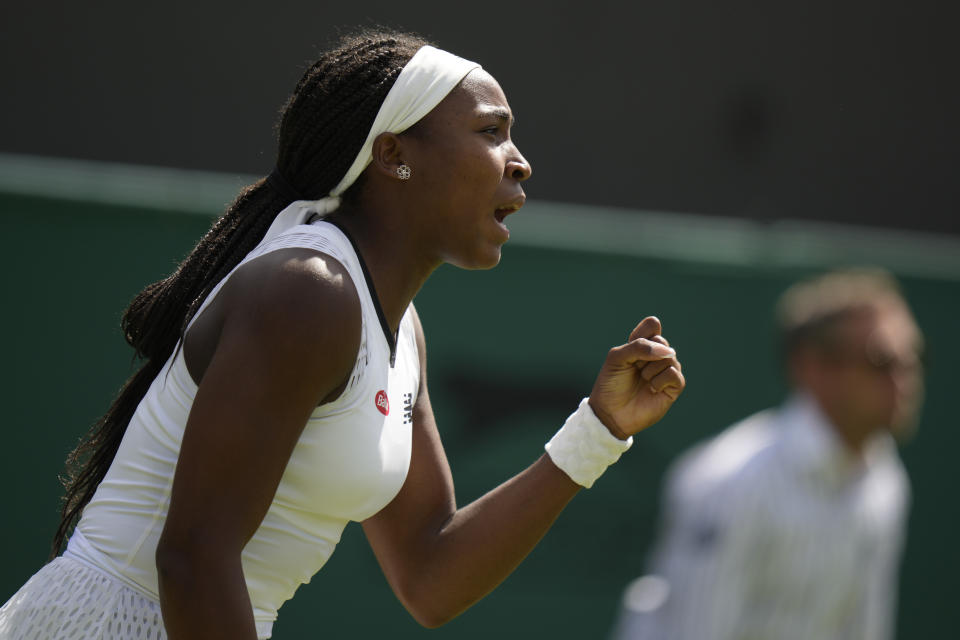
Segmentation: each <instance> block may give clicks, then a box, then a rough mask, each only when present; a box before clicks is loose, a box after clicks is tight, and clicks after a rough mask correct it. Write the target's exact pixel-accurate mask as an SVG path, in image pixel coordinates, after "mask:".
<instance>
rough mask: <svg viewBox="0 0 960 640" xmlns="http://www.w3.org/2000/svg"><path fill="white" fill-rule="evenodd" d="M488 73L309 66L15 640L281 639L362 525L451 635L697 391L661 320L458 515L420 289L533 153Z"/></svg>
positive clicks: (91, 449)
mask: <svg viewBox="0 0 960 640" xmlns="http://www.w3.org/2000/svg"><path fill="white" fill-rule="evenodd" d="M512 121H513V116H512V113H511V111H510V108H509V105H508V104H507V100H506V98H505V97H504V95H503V91H502V90H501V88H500V86H499V85H498V84H497V83H496V81H495V80H494V79H493V78H492V77H491V76H490V75H488V74H487V73H486V72H485V71H483V69H481V68H480V66H479V65H477V64H475V63H472V62H469V61H467V60H463V59H462V58H458V57H457V56H454V55H452V54H450V53H447V52H444V51H441V50H438V49H435V48H433V47H431V46H428V45H427V44H426V43H425V42H423V41H421V40H419V39H417V38H414V37H412V36H408V35H403V34H381V33H378V34H373V35H369V34H368V35H361V36H358V37H354V38H351V39H348V40H346V41H344V42H343V43H342V45H341V46H340V47H339V48H338V49H336V50H333V51H330V52H329V53H327V54H325V55H324V56H322V57H321V58H320V60H319V61H318V62H316V63H315V64H314V65H313V66H312V67H311V68H310V69H309V70H308V71H307V72H306V74H305V75H304V77H303V78H302V79H301V81H300V82H299V84H298V85H297V87H296V90H295V92H294V94H293V96H292V97H291V99H290V100H289V102H288V104H287V105H286V108H285V110H284V113H283V117H282V120H281V125H280V131H279V150H278V157H277V164H276V167H275V169H274V170H273V172H272V173H271V174H270V175H269V176H268V177H267V178H265V179H264V180H261V181H259V182H257V183H255V184H254V185H252V186H250V187H248V188H247V189H246V190H245V191H244V192H243V193H241V195H240V196H239V197H238V199H237V200H236V201H235V202H234V203H233V205H232V206H231V207H230V209H229V210H228V211H227V212H226V213H225V214H224V215H223V217H221V218H220V219H219V220H218V221H217V222H216V223H215V224H214V225H213V227H212V228H211V230H210V231H209V232H208V233H207V235H206V236H205V237H204V238H203V239H202V240H201V241H200V243H199V244H198V245H197V247H196V248H195V249H194V250H193V252H192V253H191V254H190V256H189V257H188V258H187V259H186V260H185V261H184V262H183V263H182V264H181V265H180V267H179V268H178V269H177V270H176V272H175V273H174V274H173V275H171V276H170V277H168V278H167V279H165V280H162V281H160V282H157V283H155V284H153V285H150V286H149V287H147V288H146V289H145V290H144V291H143V292H141V293H140V294H139V295H138V296H137V298H136V299H135V300H134V301H133V303H132V304H131V306H130V308H129V309H127V312H126V314H125V315H124V318H123V328H124V331H125V335H126V337H127V340H128V341H129V342H130V344H131V345H133V347H134V348H135V349H136V350H137V353H138V354H139V355H141V356H142V357H143V358H144V359H145V363H144V365H143V367H142V368H141V369H140V370H139V371H138V372H137V373H136V374H135V375H134V376H133V377H132V378H131V379H130V380H129V381H128V382H127V384H126V385H125V387H124V388H123V390H122V391H121V393H120V395H119V397H118V398H117V400H116V401H115V402H114V404H113V406H112V407H111V408H110V410H109V412H108V413H107V414H106V415H105V416H104V417H103V418H102V419H101V421H100V423H98V425H96V426H95V427H94V429H93V430H92V431H91V435H90V436H89V437H88V439H87V440H86V441H85V442H83V443H81V445H80V447H78V449H77V451H75V452H74V453H73V454H72V456H71V461H70V462H71V463H72V465H73V466H74V468H75V471H76V472H75V473H74V474H73V476H72V478H71V479H70V482H69V483H68V486H67V494H66V502H65V505H64V511H63V519H62V522H61V526H60V529H59V531H58V532H57V536H56V538H55V541H54V554H57V553H59V551H60V549H61V548H62V547H63V544H64V542H65V541H66V538H67V534H68V532H69V531H70V529H71V527H74V525H75V529H74V531H73V533H72V535H70V537H69V543H68V544H67V547H66V550H65V552H64V553H63V555H62V556H60V557H57V558H56V559H55V560H53V561H52V562H51V563H49V564H48V565H47V566H45V567H44V568H43V569H41V570H40V571H39V572H38V573H37V574H36V575H35V576H34V577H33V578H31V580H30V581H29V582H28V583H27V584H26V585H24V587H23V588H21V589H20V591H18V592H17V594H15V595H14V596H13V598H11V600H10V601H9V602H8V603H7V604H6V605H4V607H3V608H2V609H0V637H3V638H8V637H9V638H123V639H129V638H164V637H168V638H170V639H186V638H203V639H207V640H209V639H212V638H230V639H238V638H240V639H243V638H250V639H252V638H269V637H270V633H271V627H272V623H273V621H274V620H275V618H276V615H277V610H278V609H279V607H280V605H281V604H282V603H283V602H284V601H286V600H287V599H289V598H290V597H291V596H292V595H293V593H294V591H295V590H296V589H297V587H298V586H299V585H300V584H302V583H304V582H306V581H307V580H309V579H310V577H311V576H312V575H313V574H314V573H315V572H316V571H318V570H319V569H320V568H321V567H322V566H323V564H324V563H325V562H326V560H327V559H328V558H329V556H330V555H331V553H332V552H333V549H334V547H335V546H336V544H337V542H338V541H339V538H340V534H341V532H342V530H343V528H344V526H345V525H346V523H347V522H348V521H351V520H355V521H359V522H362V523H363V528H364V532H365V534H366V536H367V538H368V540H369V541H370V545H371V547H372V548H373V550H374V552H375V554H376V556H377V558H378V560H379V562H380V565H381V566H382V568H383V571H384V574H385V575H386V577H387V580H388V581H389V583H390V585H391V587H392V588H393V590H394V592H395V593H396V594H397V596H398V598H399V599H400V600H401V601H402V602H403V604H404V606H405V607H406V608H407V609H408V610H409V611H410V613H411V614H412V615H413V616H414V617H415V618H416V619H417V620H418V621H419V622H420V623H422V624H424V625H426V626H436V625H440V624H443V623H444V622H446V621H447V620H449V619H451V618H452V617H454V616H456V615H457V614H459V613H460V612H462V611H463V610H465V609H466V608H467V607H469V606H470V605H471V604H473V603H474V602H476V601H477V600H479V599H480V598H481V597H483V596H484V595H485V594H486V593H488V592H489V591H490V590H491V589H493V588H494V587H495V586H496V585H497V584H498V583H499V582H500V581H502V580H503V579H504V578H505V577H506V576H507V575H508V574H509V573H510V572H511V571H512V570H513V569H514V567H516V566H517V564H518V563H519V562H520V561H521V560H522V559H523V557H524V556H525V555H526V554H527V553H528V552H529V551H530V550H531V549H532V548H533V546H534V545H535V544H536V543H537V541H538V540H539V539H540V538H541V537H542V536H543V534H544V533H545V532H546V530H547V529H548V528H549V527H550V525H551V523H552V522H553V521H554V519H555V518H556V517H557V515H558V514H559V513H560V511H561V510H562V509H563V507H564V505H566V503H567V502H568V501H569V500H570V499H571V498H572V497H573V496H574V495H575V494H576V493H577V491H578V490H579V488H580V487H581V486H586V487H589V486H591V485H592V484H593V482H594V481H595V480H596V478H597V477H599V475H600V474H601V473H602V472H603V470H604V469H605V468H606V467H607V466H608V465H609V464H611V463H612V462H614V461H615V460H616V459H617V458H618V457H619V455H620V454H621V453H622V452H623V451H624V450H626V449H627V448H628V447H629V446H630V443H631V442H632V439H631V436H632V435H633V434H634V433H636V432H638V431H640V430H642V429H644V428H646V427H648V426H649V425H651V424H653V423H654V422H656V421H657V420H659V419H660V418H661V417H662V416H663V415H664V413H665V412H666V411H667V409H669V407H670V406H671V405H672V403H673V402H674V400H676V398H677V396H678V395H679V394H680V393H681V391H682V390H683V387H684V379H683V375H682V374H681V372H680V364H679V362H678V361H677V359H676V354H675V352H674V351H673V349H671V348H670V347H669V345H668V344H667V341H666V340H665V339H664V338H663V337H661V335H660V333H661V327H660V323H659V322H658V321H657V320H656V318H652V317H651V318H647V319H645V320H643V321H642V322H641V323H640V324H639V325H638V326H637V327H636V328H635V329H634V330H633V332H632V333H631V334H630V336H629V341H628V342H627V343H626V344H624V345H622V346H619V347H615V348H614V349H612V350H611V351H610V352H609V353H608V355H607V358H606V361H605V362H604V364H603V367H602V369H601V371H600V374H599V375H598V377H597V380H596V383H595V385H594V388H593V390H592V392H591V394H590V397H589V398H587V399H584V401H583V402H582V403H581V405H580V407H579V408H578V409H577V410H576V411H575V412H574V413H573V414H572V415H571V416H570V418H568V420H567V422H566V423H565V424H564V425H563V427H562V428H561V429H560V430H559V431H558V432H557V434H556V435H555V436H554V437H553V438H552V439H551V441H550V442H548V443H547V445H546V447H545V448H546V454H544V455H543V456H541V458H540V459H539V460H537V461H536V462H534V463H533V464H532V465H531V466H530V467H528V468H527V469H525V470H524V471H522V472H520V473H519V474H518V475H516V476H515V477H513V478H512V479H510V480H508V481H507V482H505V483H504V484H502V485H501V486H499V487H497V488H496V489H494V490H493V491H491V492H490V493H488V494H486V495H484V496H483V497H481V498H479V499H478V500H476V501H475V502H473V503H472V504H470V505H468V506H466V507H461V508H458V507H457V505H456V504H455V501H454V491H453V481H452V478H451V474H450V469H449V466H448V464H447V461H446V457H445V455H444V452H443V447H442V445H441V443H440V436H439V434H438V430H437V426H436V424H435V421H434V417H433V412H432V410H431V407H430V398H429V395H428V392H427V378H426V365H425V363H426V355H425V341H424V336H423V330H422V328H421V326H420V322H419V319H418V318H417V315H416V311H415V310H414V308H413V305H412V300H413V298H414V296H415V295H416V294H417V292H418V291H419V290H420V287H421V286H422V285H423V283H424V282H425V281H426V279H427V278H428V277H429V276H430V274H431V273H432V272H433V271H434V269H436V268H437V267H438V266H439V265H441V264H443V263H451V264H454V265H457V266H460V267H463V268H469V269H478V268H490V267H493V266H495V265H496V264H497V263H498V261H499V259H500V250H501V247H502V245H503V244H504V243H505V242H506V240H507V239H508V237H509V231H508V229H507V227H506V226H505V224H504V220H505V218H506V217H507V216H508V215H510V214H512V213H513V212H515V211H516V210H517V209H519V208H520V207H521V206H522V205H523V202H524V197H525V196H524V193H523V189H522V186H521V185H522V183H523V181H524V180H526V179H527V178H528V177H529V176H530V171H531V169H530V166H529V164H528V163H527V161H526V160H525V159H524V157H523V156H522V155H521V154H520V152H519V151H518V150H517V147H516V146H515V145H514V143H513V141H512V140H511V137H510V127H511V124H512Z"/></svg>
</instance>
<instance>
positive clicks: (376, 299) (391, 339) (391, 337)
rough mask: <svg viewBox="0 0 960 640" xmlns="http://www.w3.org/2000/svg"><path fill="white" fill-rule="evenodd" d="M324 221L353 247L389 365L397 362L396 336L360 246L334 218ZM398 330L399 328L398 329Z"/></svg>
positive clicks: (391, 365)
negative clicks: (385, 345) (334, 228)
mask: <svg viewBox="0 0 960 640" xmlns="http://www.w3.org/2000/svg"><path fill="white" fill-rule="evenodd" d="M323 221H324V222H328V223H330V224H332V225H333V226H335V227H336V228H337V229H339V230H340V233H342V234H343V235H344V236H346V238H347V240H348V241H349V242H350V246H352V247H353V252H354V253H356V254H357V261H358V262H359V263H360V270H361V271H363V279H364V280H366V281H367V289H369V290H370V299H371V300H373V308H374V309H376V310H377V317H378V318H379V319H380V328H381V329H382V330H383V337H384V338H386V340H387V345H388V346H389V347H390V367H391V368H393V366H394V365H395V364H396V363H397V336H396V335H395V334H393V333H391V332H390V324H389V323H388V322H387V317H386V316H385V315H384V313H383V307H382V306H381V305H380V296H378V295H377V288H376V287H375V286H373V278H371V277H370V270H369V269H367V263H366V262H365V261H364V260H363V254H362V253H360V247H358V246H357V243H356V241H355V240H354V239H353V236H352V235H350V232H349V231H347V230H346V229H345V228H344V226H343V225H342V224H340V223H338V222H336V221H335V220H330V219H329V218H324V219H323ZM398 331H399V330H398Z"/></svg>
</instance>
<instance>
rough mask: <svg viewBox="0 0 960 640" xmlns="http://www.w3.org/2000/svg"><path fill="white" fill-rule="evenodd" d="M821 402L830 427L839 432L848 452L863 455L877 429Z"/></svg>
mask: <svg viewBox="0 0 960 640" xmlns="http://www.w3.org/2000/svg"><path fill="white" fill-rule="evenodd" d="M819 404H820V408H821V410H822V411H823V413H824V415H826V417H827V421H828V422H829V423H830V428H831V429H833V431H834V433H836V434H837V437H838V438H839V439H840V442H842V443H843V445H844V448H845V449H846V450H847V453H849V454H850V456H851V457H853V458H859V457H861V455H862V454H863V450H864V448H865V447H866V444H867V442H868V441H869V440H870V438H871V437H872V436H873V434H874V433H875V432H876V429H875V428H873V427H872V426H868V425H863V424H860V423H858V422H857V421H855V420H851V419H850V417H849V416H846V415H844V414H843V413H842V412H841V411H838V410H837V409H836V408H835V407H831V406H828V404H827V403H823V402H820V403H819Z"/></svg>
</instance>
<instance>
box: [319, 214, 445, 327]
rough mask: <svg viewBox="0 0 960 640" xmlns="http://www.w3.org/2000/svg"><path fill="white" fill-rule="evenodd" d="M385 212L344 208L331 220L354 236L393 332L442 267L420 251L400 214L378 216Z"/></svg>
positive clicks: (438, 262) (331, 217) (332, 216)
mask: <svg viewBox="0 0 960 640" xmlns="http://www.w3.org/2000/svg"><path fill="white" fill-rule="evenodd" d="M380 211H384V209H379V208H374V207H369V206H360V205H356V206H350V205H341V207H340V209H337V211H335V212H334V213H333V214H331V215H330V216H329V218H330V219H332V220H335V221H336V223H337V224H339V225H341V226H343V227H344V228H345V229H346V230H347V231H348V232H349V233H350V235H351V236H352V237H353V240H354V242H356V244H357V247H358V248H359V250H360V253H361V255H362V256H363V260H364V262H365V263H366V265H367V269H368V270H369V272H370V278H371V279H372V280H373V285H374V287H375V288H376V292H377V297H378V298H379V301H380V306H381V308H382V309H383V313H384V315H385V316H386V320H387V324H389V325H390V329H391V330H392V331H393V332H396V331H397V329H398V327H399V326H400V320H401V319H402V318H403V314H404V313H405V312H406V310H407V307H408V306H409V305H410V303H411V302H412V301H413V299H414V297H415V296H416V295H417V293H418V292H419V291H420V289H421V287H423V284H424V283H425V282H426V281H427V278H429V277H430V274H432V273H433V271H434V270H435V269H436V268H437V267H438V266H440V263H441V262H440V261H439V260H428V259H426V258H425V256H426V255H427V254H426V252H423V251H419V250H418V244H417V243H416V242H415V241H414V240H415V238H412V237H411V233H410V231H409V229H408V228H407V226H406V225H403V224H398V223H397V222H398V221H402V220H404V219H405V218H404V216H403V215H401V214H400V213H399V212H391V213H392V214H393V215H378V212H380Z"/></svg>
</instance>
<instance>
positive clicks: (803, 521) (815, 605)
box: [612, 269, 923, 640]
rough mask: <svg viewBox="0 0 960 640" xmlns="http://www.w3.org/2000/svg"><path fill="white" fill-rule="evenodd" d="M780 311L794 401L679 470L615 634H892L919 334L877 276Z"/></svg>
mask: <svg viewBox="0 0 960 640" xmlns="http://www.w3.org/2000/svg"><path fill="white" fill-rule="evenodd" d="M777 311H778V320H779V323H780V329H781V332H782V333H781V337H782V341H783V351H784V359H785V365H786V372H787V375H788V378H789V383H790V386H791V388H792V392H791V395H790V397H789V398H788V399H787V400H786V402H785V403H784V404H783V405H782V406H781V407H779V408H777V409H769V410H766V411H762V412H760V413H758V414H755V415H753V416H751V417H748V418H746V419H745V420H743V421H741V422H739V423H737V424H734V425H733V426H731V427H729V428H728V429H726V430H725V431H723V432H721V433H720V434H719V435H717V436H715V437H714V438H712V439H710V440H709V441H707V442H706V443H702V444H700V445H698V446H695V447H694V448H693V449H691V450H690V451H688V452H686V453H685V454H683V455H682V456H681V457H680V458H679V460H678V461H676V462H675V463H674V465H673V466H672V468H671V470H670V471H669V472H668V475H667V478H666V483H665V487H666V488H665V491H664V498H663V506H662V521H661V531H660V539H659V541H658V543H657V545H656V546H655V547H654V550H653V553H652V556H651V559H650V560H651V562H650V565H649V567H648V568H649V574H648V575H645V576H642V577H640V578H638V579H637V580H635V581H634V582H633V583H631V585H630V586H629V587H628V588H627V590H626V592H625V594H624V599H623V604H622V607H621V610H620V615H619V619H618V620H617V622H616V625H615V628H614V631H613V636H612V637H613V638H614V640H651V639H656V640H680V639H685V640H721V639H723V640H727V639H729V640H734V639H741V638H750V639H757V640H759V639H771V640H772V639H776V640H790V639H794V638H795V639H798V640H799V639H801V638H802V639H804V640H811V639H814V638H816V639H817V640H831V639H837V640H840V639H843V640H857V639H870V640H875V639H882V638H890V637H892V636H893V632H894V619H895V609H896V600H897V598H896V585H897V580H898V566H899V559H900V555H901V549H902V547H903V543H904V534H905V524H906V517H907V511H908V506H909V502H910V489H909V484H908V479H907V475H906V473H905V470H904V468H903V465H902V463H901V461H900V459H899V456H898V455H897V451H896V447H895V442H894V437H898V438H899V437H902V436H904V435H906V434H908V433H910V432H911V430H912V429H913V427H914V425H915V424H916V421H917V417H918V413H919V408H920V404H921V400H922V396H923V375H922V373H923V372H922V368H921V360H920V356H921V353H922V348H923V338H922V335H921V333H920V330H919V328H918V327H917V324H916V322H915V320H914V318H913V315H912V313H911V311H910V309H909V307H908V305H907V303H906V301H905V300H904V298H903V296H902V295H901V292H900V290H899V287H898V285H897V283H896V281H895V280H894V279H893V278H892V277H891V276H890V275H889V274H886V273H884V272H882V271H879V270H870V269H857V270H844V271H836V272H832V273H828V274H825V275H822V276H820V277H817V278H814V279H811V280H808V281H804V282H801V283H798V284H795V285H794V286H793V287H791V288H790V289H788V290H787V291H786V292H785V293H784V294H783V296H782V297H781V299H780V301H779V305H778V309H777Z"/></svg>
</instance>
